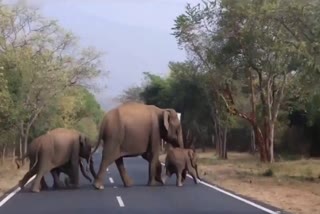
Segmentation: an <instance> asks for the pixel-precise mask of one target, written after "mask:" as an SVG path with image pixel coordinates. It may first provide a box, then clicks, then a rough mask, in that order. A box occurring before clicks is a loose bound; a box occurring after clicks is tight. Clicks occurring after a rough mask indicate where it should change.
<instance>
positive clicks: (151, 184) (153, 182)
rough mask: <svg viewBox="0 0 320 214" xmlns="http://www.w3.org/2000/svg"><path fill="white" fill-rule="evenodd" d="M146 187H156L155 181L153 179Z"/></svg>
mask: <svg viewBox="0 0 320 214" xmlns="http://www.w3.org/2000/svg"><path fill="white" fill-rule="evenodd" d="M148 186H157V181H156V180H155V179H152V180H151V181H149V182H148Z"/></svg>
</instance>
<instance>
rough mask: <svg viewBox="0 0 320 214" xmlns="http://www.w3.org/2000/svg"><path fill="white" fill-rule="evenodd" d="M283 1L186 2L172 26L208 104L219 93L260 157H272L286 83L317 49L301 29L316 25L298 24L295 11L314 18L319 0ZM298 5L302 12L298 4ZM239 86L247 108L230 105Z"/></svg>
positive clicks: (309, 67) (310, 64)
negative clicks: (204, 81)
mask: <svg viewBox="0 0 320 214" xmlns="http://www.w3.org/2000/svg"><path fill="white" fill-rule="evenodd" d="M289 5H291V4H288V2H287V1H260V0H248V1H241V2H236V1H231V0H222V1H219V2H218V1H204V2H203V4H198V5H197V6H195V7H191V6H190V5H187V7H186V13H185V14H183V15H180V16H178V17H177V19H176V20H175V27H174V29H173V30H174V33H173V34H174V35H175V37H176V38H177V40H178V43H179V44H180V45H181V46H183V47H184V48H185V49H186V50H187V51H188V53H189V55H190V57H191V58H192V60H193V61H195V62H196V63H197V65H198V66H199V67H200V70H201V71H202V72H204V73H207V74H209V77H210V78H208V79H210V86H211V88H212V95H211V96H212V97H214V98H215V102H213V103H214V104H215V105H216V106H215V108H214V109H219V104H221V103H220V102H219V101H221V100H220V99H219V98H221V99H222V101H223V103H224V105H225V107H226V109H227V111H228V112H229V113H230V114H231V115H237V116H239V117H241V118H244V119H245V120H247V121H248V122H249V123H250V124H251V126H252V128H253V131H254V133H255V140H256V142H257V144H258V145H259V151H260V159H261V161H268V162H272V161H273V160H274V154H273V151H274V135H275V133H274V130H275V124H276V121H277V118H278V114H279V109H280V106H281V103H283V101H284V94H285V92H286V89H288V88H290V84H293V83H296V82H297V81H296V80H297V79H299V80H303V79H306V78H307V77H310V75H309V74H308V73H309V72H308V71H310V72H311V73H314V70H315V69H317V63H316V62H315V61H314V60H312V57H310V53H312V54H316V55H318V54H317V52H312V51H311V50H312V48H310V47H314V45H316V44H318V43H317V41H316V39H318V38H316V37H313V40H310V36H308V35H306V34H305V33H304V31H306V32H307V34H311V35H312V34H313V33H314V32H315V31H316V29H312V27H311V26H308V25H309V24H308V25H306V26H303V24H306V23H308V22H307V21H302V23H301V25H297V26H296V25H295V23H296V22H297V17H303V18H301V19H302V20H310V19H311V18H315V17H314V14H315V13H317V12H316V8H318V5H319V3H317V2H316V1H311V2H307V3H306V2H304V3H303V2H297V3H295V4H294V6H293V7H291V6H289ZM315 5H317V6H315ZM304 7H306V8H307V9H306V10H304V12H302V11H301V10H299V9H301V8H304ZM283 11H285V13H283ZM293 15H295V16H293ZM298 15H300V16H298ZM294 17H295V18H294ZM298 19H299V18H298ZM288 26H290V27H289V28H288ZM290 28H292V29H290ZM295 35H299V38H297V37H296V36H295ZM316 47H317V46H316ZM305 60H306V61H305ZM238 86H240V88H239V87H238ZM241 86H242V87H241ZM243 86H245V87H246V88H248V89H249V94H250V97H251V98H250V100H251V111H250V112H243V111H241V110H239V108H237V107H236V100H235V99H234V97H235V96H234V94H235V91H236V90H239V89H241V90H242V89H243ZM299 86H301V84H299ZM297 93H298V92H297ZM257 98H258V99H259V101H260V102H259V103H258V102H257V101H258V100H257ZM220 109H221V108H220ZM222 109H223V108H222ZM218 114H221V111H219V113H218Z"/></svg>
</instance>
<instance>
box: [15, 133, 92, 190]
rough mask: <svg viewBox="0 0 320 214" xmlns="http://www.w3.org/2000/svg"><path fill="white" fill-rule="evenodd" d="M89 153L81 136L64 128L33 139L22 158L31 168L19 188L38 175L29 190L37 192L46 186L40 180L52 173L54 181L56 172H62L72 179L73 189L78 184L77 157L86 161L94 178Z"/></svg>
mask: <svg viewBox="0 0 320 214" xmlns="http://www.w3.org/2000/svg"><path fill="white" fill-rule="evenodd" d="M90 154H91V145H90V143H89V141H88V138H87V137H86V136H84V135H83V134H82V133H80V132H78V131H76V130H73V129H65V128H57V129H54V130H51V131H49V132H47V133H46V134H44V135H41V136H39V137H37V138H35V139H34V140H33V141H32V142H31V143H30V144H29V145H28V152H27V154H26V155H25V156H28V157H29V159H30V169H29V171H28V172H27V173H26V174H25V175H24V177H23V178H22V179H21V180H20V181H19V186H20V187H21V188H23V187H24V185H25V184H26V182H27V181H28V180H29V179H30V178H31V177H32V176H33V175H35V174H37V175H36V177H35V180H34V183H33V185H32V187H31V191H33V192H39V191H40V186H46V183H45V180H44V177H43V176H44V175H45V174H46V173H48V172H51V173H52V175H53V177H54V180H59V173H60V172H65V173H66V174H67V175H68V176H69V178H70V180H71V185H72V186H73V187H74V188H76V187H78V185H79V170H78V164H79V163H80V162H81V160H80V157H82V158H85V159H86V160H87V161H88V162H89V164H90V170H91V173H92V175H93V177H96V174H95V172H94V168H93V161H92V160H91V158H90Z"/></svg>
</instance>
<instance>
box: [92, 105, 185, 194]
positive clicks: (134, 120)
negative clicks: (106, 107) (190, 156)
mask: <svg viewBox="0 0 320 214" xmlns="http://www.w3.org/2000/svg"><path fill="white" fill-rule="evenodd" d="M161 139H163V140H165V141H166V142H168V143H170V144H172V145H173V146H175V147H182V148H183V140H182V128H181V124H180V121H179V118H178V115H177V113H176V111H175V110H174V109H161V108H158V107H157V106H154V105H145V104H141V103H134V102H131V103H126V104H122V105H120V106H118V107H116V108H114V109H112V110H110V111H109V112H107V113H106V114H105V116H104V118H103V120H102V123H101V126H100V132H99V137H98V143H97V145H96V148H95V149H94V151H93V152H92V154H93V153H94V152H95V151H96V149H97V148H98V147H99V145H100V143H101V141H102V142H103V150H102V159H101V162H100V168H99V171H98V174H97V177H96V179H95V181H94V187H95V188H96V189H104V185H103V180H104V176H105V173H106V168H107V167H108V166H109V165H110V164H111V163H112V162H113V161H115V163H116V166H117V168H118V171H119V173H120V176H121V179H122V182H123V183H124V186H125V187H129V186H131V185H132V180H131V178H129V176H128V174H127V172H126V170H125V168H124V163H123V158H124V157H134V156H139V155H141V156H142V157H143V158H144V159H146V160H147V161H148V162H149V179H148V185H150V186H152V185H156V181H158V182H160V183H162V184H163V182H162V180H161V169H162V167H161V163H160V161H159V152H160V142H161Z"/></svg>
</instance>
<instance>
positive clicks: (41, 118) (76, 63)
mask: <svg viewBox="0 0 320 214" xmlns="http://www.w3.org/2000/svg"><path fill="white" fill-rule="evenodd" d="M0 31H1V34H0V138H1V139H3V138H6V139H10V136H11V139H12V140H11V141H10V142H6V143H8V145H9V146H10V147H11V148H13V146H14V144H15V143H17V141H19V139H20V140H21V142H23V143H24V144H25V145H26V144H27V143H28V140H30V138H32V137H35V136H37V135H39V134H43V133H45V132H47V131H48V130H50V129H52V128H57V127H68V128H77V127H79V128H81V129H82V130H86V131H92V133H91V134H90V136H91V137H93V135H92V134H96V132H95V131H93V129H94V128H93V127H94V126H93V124H94V125H95V126H96V125H97V124H99V122H100V119H101V117H102V114H103V112H102V110H101V108H100V105H99V104H98V103H97V101H96V99H95V97H94V95H93V94H92V93H91V92H89V90H88V89H87V88H86V87H84V85H85V84H86V81H87V80H90V79H92V78H94V77H96V76H97V75H98V74H100V73H101V64H100V57H101V53H100V52H98V51H97V50H95V49H94V48H92V47H87V48H79V46H78V44H77V42H78V41H77V38H76V37H75V36H74V35H73V34H72V33H71V32H68V31H67V30H65V29H63V28H61V27H60V26H59V25H58V23H57V22H56V21H53V20H49V19H47V18H45V17H42V16H41V15H40V14H39V11H37V10H33V9H31V8H28V7H27V6H25V5H24V4H19V3H18V4H12V5H10V6H9V5H6V4H3V3H2V2H0ZM87 86H88V85H87ZM89 87H90V85H89ZM84 118H86V119H84ZM85 126H88V129H85ZM95 128H96V127H95ZM4 131H6V132H7V133H5V132H4ZM8 133H10V134H9V135H10V136H9V135H7V134H8ZM88 134H89V133H88ZM20 152H22V151H20Z"/></svg>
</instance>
